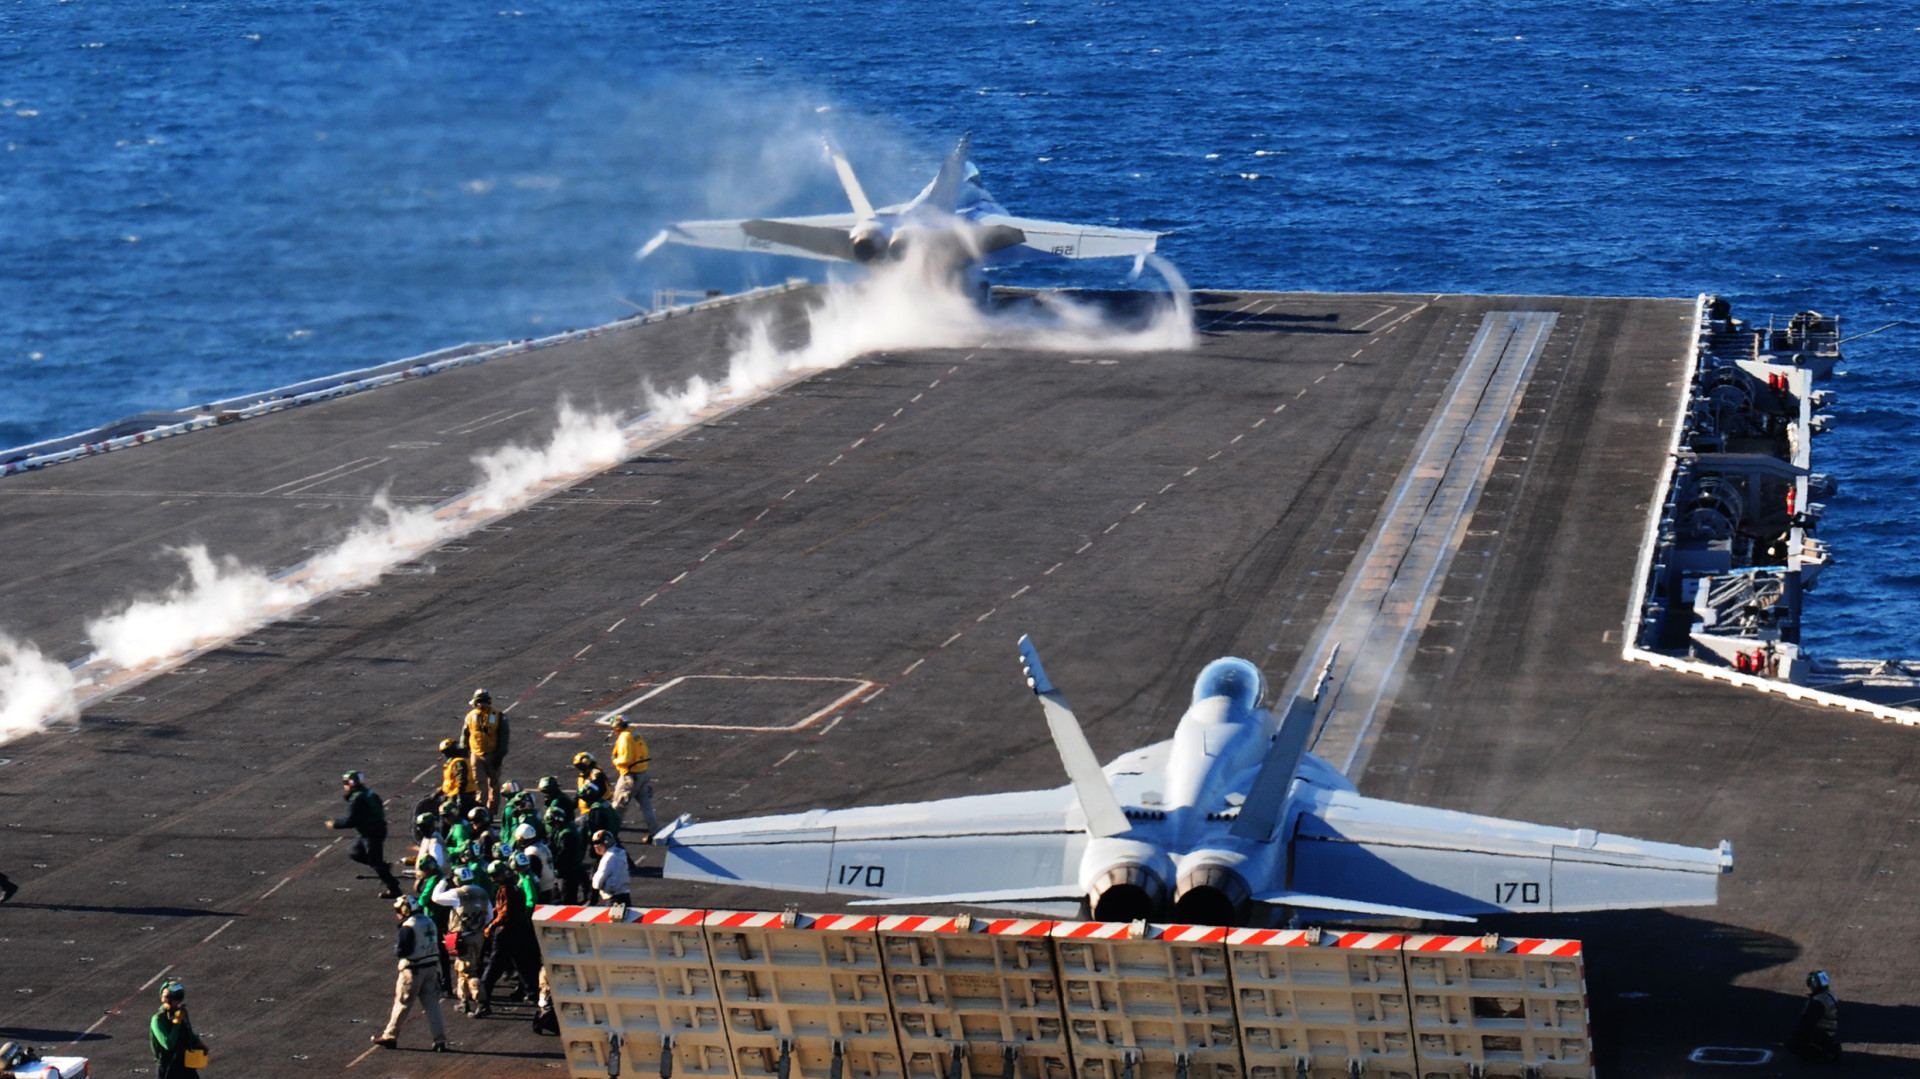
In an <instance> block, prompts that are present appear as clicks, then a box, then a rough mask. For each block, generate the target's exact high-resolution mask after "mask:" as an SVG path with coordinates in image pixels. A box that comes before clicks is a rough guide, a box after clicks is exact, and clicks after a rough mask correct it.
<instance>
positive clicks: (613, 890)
mask: <svg viewBox="0 0 1920 1079" xmlns="http://www.w3.org/2000/svg"><path fill="white" fill-rule="evenodd" d="M593 853H594V856H595V857H596V858H599V859H600V865H599V867H598V868H596V869H595V870H594V871H593V888H594V891H596V892H598V893H599V895H600V903H601V905H602V906H611V905H612V904H614V903H630V902H632V897H631V895H630V894H629V893H630V891H631V884H630V883H629V882H630V880H631V879H632V875H633V870H632V866H631V864H630V863H629V862H628V861H627V849H626V848H625V847H622V846H621V845H620V841H619V840H618V839H617V838H615V837H614V834H613V833H612V832H609V831H606V830H604V829H602V830H601V831H598V832H595V833H593Z"/></svg>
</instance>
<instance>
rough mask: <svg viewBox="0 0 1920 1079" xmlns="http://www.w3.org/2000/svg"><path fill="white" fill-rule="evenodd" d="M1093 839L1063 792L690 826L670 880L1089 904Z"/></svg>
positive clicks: (675, 852) (874, 895)
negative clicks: (1087, 860)
mask: <svg viewBox="0 0 1920 1079" xmlns="http://www.w3.org/2000/svg"><path fill="white" fill-rule="evenodd" d="M1086 842H1087V826H1086V817H1085V814H1084V812H1083V811H1082V810H1081V809H1080V804H1079V800H1078V799H1077V798H1076V797H1075V795H1074V792H1073V788H1072V787H1061V788H1058V789H1056V790H1044V791H1019V792H1015V793H1011V794H989V795H976V796H972V797H966V798H948V799H943V800H940V801H934V802H916V803H912V804H908V805H891V806H865V807H861V808H857V809H839V810H824V809H816V810H813V811H812V812H809V813H790V814H785V815H782V816H773V817H754V818H749V819H746V820H731V821H714V822H709V823H703V824H689V825H685V826H682V827H678V828H675V829H674V830H673V831H672V832H671V833H669V834H668V835H667V836H666V846H667V850H666V856H667V858H666V869H665V875H666V876H668V877H671V878H674V879H677V880H703V881H711V882H713V883H716V884H745V885H751V886H753V887H759V888H772V889H777V890H780V891H789V892H831V893H835V894H839V895H850V896H856V897H858V898H860V899H872V900H880V899H892V898H913V897H926V896H935V897H941V896H945V897H953V896H980V897H981V898H980V902H981V903H982V905H988V904H991V905H1003V904H1011V905H1014V906H1017V907H1018V908H1019V909H1027V910H1032V909H1037V908H1038V907H1039V906H1040V905H1041V901H1043V900H1046V899H1051V898H1053V897H1056V896H1061V895H1072V896H1074V897H1075V898H1076V900H1077V898H1078V896H1079V889H1078V887H1077V879H1078V873H1079V866H1080V855H1081V852H1082V851H1083V850H1085V848H1086ZM953 901H954V902H961V901H965V900H961V899H954V900H953Z"/></svg>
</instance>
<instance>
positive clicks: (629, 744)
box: [613, 716, 660, 839]
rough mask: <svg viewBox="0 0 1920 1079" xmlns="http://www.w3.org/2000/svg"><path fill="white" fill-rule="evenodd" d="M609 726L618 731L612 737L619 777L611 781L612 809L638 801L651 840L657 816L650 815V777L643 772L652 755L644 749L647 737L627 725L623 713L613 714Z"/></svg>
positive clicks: (651, 785)
mask: <svg viewBox="0 0 1920 1079" xmlns="http://www.w3.org/2000/svg"><path fill="white" fill-rule="evenodd" d="M613 729H614V730H615V731H617V732H619V733H617V734H615V735H614V738H613V770H614V773H615V774H616V775H618V776H619V777H620V778H619V779H617V780H615V781H614V788H613V808H615V809H625V808H626V807H627V806H628V805H629V804H632V803H638V804H639V806H640V813H641V815H643V816H645V817H646V818H647V836H648V838H649V839H651V838H652V836H653V833H655V832H657V831H659V830H660V821H659V818H657V817H655V816H654V815H653V779H652V777H651V776H649V775H648V774H647V768H648V766H649V765H651V764H652V763H653V757H652V755H651V754H649V753H648V752H647V740H646V739H645V738H643V737H641V736H640V735H638V734H636V733H634V732H633V731H632V730H631V729H630V728H629V727H628V724H627V718H626V717H625V716H615V717H613Z"/></svg>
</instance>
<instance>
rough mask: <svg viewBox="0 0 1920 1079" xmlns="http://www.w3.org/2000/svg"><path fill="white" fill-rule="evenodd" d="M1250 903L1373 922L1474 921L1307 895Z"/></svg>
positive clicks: (1265, 896)
mask: <svg viewBox="0 0 1920 1079" xmlns="http://www.w3.org/2000/svg"><path fill="white" fill-rule="evenodd" d="M1253 901H1254V902H1256V903H1273V904H1276V905H1284V906H1289V907H1293V908H1295V909H1297V910H1336V911H1343V912H1345V913H1347V914H1366V915H1370V916H1372V917H1375V918H1419V919H1421V920H1423V921H1429V922H1471V921H1473V919H1472V918H1469V917H1467V916H1466V915H1464V914H1445V913H1442V912H1440V911H1437V910H1420V909H1418V908H1415V907H1396V906H1394V905H1393V904H1391V903H1364V902H1361V901H1360V900H1358V899H1336V898H1334V897H1333V896H1330V895H1307V894H1306V893H1304V892H1287V891H1280V892H1262V893H1260V894H1259V895H1256V896H1254V897H1253Z"/></svg>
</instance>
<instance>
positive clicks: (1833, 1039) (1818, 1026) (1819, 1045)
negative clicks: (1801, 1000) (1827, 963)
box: [1787, 970, 1840, 1064]
mask: <svg viewBox="0 0 1920 1079" xmlns="http://www.w3.org/2000/svg"><path fill="white" fill-rule="evenodd" d="M1787 1048H1789V1049H1791V1050H1793V1051H1794V1052H1796V1053H1799V1054H1800V1055H1801V1056H1805V1057H1811V1058H1815V1059H1820V1060H1825V1061H1826V1062H1827V1063H1829V1064H1832V1063H1835V1062H1837V1061H1838V1060H1839V1059H1840V998H1839V997H1836V996H1834V995H1833V983H1832V982H1831V981H1829V980H1828V979H1827V972H1826V971H1824V970H1816V971H1814V972H1813V973H1811V974H1809V975H1807V1004H1806V1008H1805V1010H1803V1011H1802V1012H1801V1013H1800V1021H1799V1022H1798V1023H1795V1024H1794V1027H1793V1037H1791V1038H1789V1039H1788V1040H1787Z"/></svg>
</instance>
